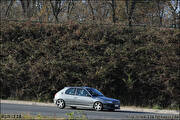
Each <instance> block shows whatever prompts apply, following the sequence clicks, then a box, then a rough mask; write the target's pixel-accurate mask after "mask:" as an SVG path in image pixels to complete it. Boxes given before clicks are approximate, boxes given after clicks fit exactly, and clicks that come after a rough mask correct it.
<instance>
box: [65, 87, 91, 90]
mask: <svg viewBox="0 0 180 120" xmlns="http://www.w3.org/2000/svg"><path fill="white" fill-rule="evenodd" d="M65 88H85V89H86V88H91V87H86V86H82V87H65Z"/></svg>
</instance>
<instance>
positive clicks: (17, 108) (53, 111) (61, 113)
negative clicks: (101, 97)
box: [1, 103, 179, 120]
mask: <svg viewBox="0 0 180 120" xmlns="http://www.w3.org/2000/svg"><path fill="white" fill-rule="evenodd" d="M72 112H74V113H75V115H76V116H78V115H85V116H86V117H87V118H88V119H111V120H113V119H126V120H127V118H129V119H131V120H132V119H133V118H144V119H148V118H151V119H149V120H152V119H153V118H156V120H157V118H161V119H173V120H179V115H178V114H176V115H175V114H158V113H150V112H136V111H125V110H116V111H114V112H111V111H94V110H90V109H71V108H65V109H59V108H57V107H55V106H38V105H23V104H7V103H1V114H22V115H23V114H26V115H27V114H30V115H35V116H36V115H38V114H40V115H42V116H52V117H57V118H68V116H67V113H72Z"/></svg>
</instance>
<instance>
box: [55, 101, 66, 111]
mask: <svg viewBox="0 0 180 120" xmlns="http://www.w3.org/2000/svg"><path fill="white" fill-rule="evenodd" d="M56 105H57V107H59V108H60V109H63V108H64V107H65V102H64V100H62V99H59V100H57V102H56Z"/></svg>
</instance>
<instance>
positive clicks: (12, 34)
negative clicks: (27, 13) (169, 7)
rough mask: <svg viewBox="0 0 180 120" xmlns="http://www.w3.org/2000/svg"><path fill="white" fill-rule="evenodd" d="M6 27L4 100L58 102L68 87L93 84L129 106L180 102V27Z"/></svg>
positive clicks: (0, 55) (1, 66)
mask: <svg viewBox="0 0 180 120" xmlns="http://www.w3.org/2000/svg"><path fill="white" fill-rule="evenodd" d="M0 27H1V31H0V34H1V36H2V38H1V40H0V46H1V51H0V60H1V62H0V84H1V98H2V99H7V98H15V99H21V100H39V101H52V99H53V97H54V94H55V93H56V92H57V91H59V90H60V89H62V88H63V87H65V86H91V87H94V88H97V89H98V90H100V91H102V92H103V93H104V94H105V95H106V96H109V97H114V98H117V99H120V100H121V103H122V104H123V105H136V106H151V107H153V106H155V105H157V106H160V107H162V108H165V107H174V108H175V107H177V106H178V105H179V101H180V99H179V98H180V82H179V68H178V67H179V62H178V61H180V60H179V55H180V54H179V47H180V44H179V37H180V31H179V30H175V29H157V28H154V29H152V28H128V27H121V26H117V25H116V26H101V25H98V24H92V25H90V24H89V25H87V24H76V23H70V24H69V25H64V24H59V25H57V24H56V25H44V24H34V23H31V22H27V23H16V24H15V23H13V22H11V23H7V22H3V23H1V26H0Z"/></svg>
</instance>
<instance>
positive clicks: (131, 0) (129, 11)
mask: <svg viewBox="0 0 180 120" xmlns="http://www.w3.org/2000/svg"><path fill="white" fill-rule="evenodd" d="M136 2H137V1H136V0H125V5H126V14H127V16H128V25H129V26H130V27H131V26H132V16H133V12H134V9H135V5H136ZM129 6H130V8H129Z"/></svg>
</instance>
